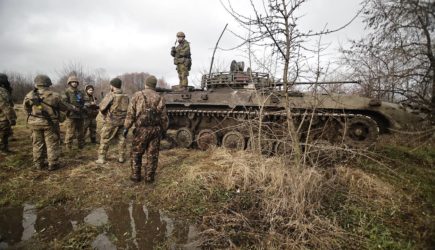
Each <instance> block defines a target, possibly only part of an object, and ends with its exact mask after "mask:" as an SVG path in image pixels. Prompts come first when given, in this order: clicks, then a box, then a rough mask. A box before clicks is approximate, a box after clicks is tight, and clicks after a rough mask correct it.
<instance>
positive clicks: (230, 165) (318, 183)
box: [157, 148, 393, 249]
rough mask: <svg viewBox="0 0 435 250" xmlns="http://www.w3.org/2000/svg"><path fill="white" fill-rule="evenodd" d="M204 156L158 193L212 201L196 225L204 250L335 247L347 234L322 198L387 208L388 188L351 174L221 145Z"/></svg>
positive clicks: (358, 173) (342, 169) (171, 197)
mask: <svg viewBox="0 0 435 250" xmlns="http://www.w3.org/2000/svg"><path fill="white" fill-rule="evenodd" d="M206 155H208V157H207V159H206V160H203V161H201V162H200V163H199V164H194V165H190V166H184V167H183V166H181V168H180V169H179V172H178V174H179V176H178V177H177V181H176V182H174V183H172V185H165V188H167V189H166V192H165V193H164V194H163V196H164V199H165V200H167V201H168V202H169V201H172V202H174V201H176V200H179V199H180V200H184V201H187V202H186V203H189V201H190V200H192V193H199V195H200V196H201V199H199V201H197V202H198V204H197V205H198V206H201V202H204V203H206V204H208V203H214V205H215V206H216V207H215V209H210V208H209V209H208V210H207V209H206V211H208V212H207V213H204V214H203V219H202V222H201V223H202V229H203V233H202V235H203V239H204V242H203V246H204V247H212V248H215V247H218V248H228V247H235V246H238V247H240V246H245V247H252V246H256V248H260V249H261V248H292V249H304V248H315V249H333V248H337V247H339V246H340V245H341V244H342V243H343V241H344V239H345V238H346V237H348V236H347V235H346V234H347V233H346V232H345V231H344V230H343V228H341V227H340V226H339V225H338V223H337V222H336V221H335V219H334V218H332V217H331V216H326V215H325V214H324V213H323V210H324V207H323V206H324V200H325V199H326V197H329V196H333V195H334V193H333V192H336V191H337V189H342V190H343V192H344V193H345V194H346V195H347V196H349V197H352V198H349V199H352V200H353V199H354V197H358V199H361V200H364V201H367V200H372V201H374V202H378V203H379V204H384V205H385V204H387V203H386V201H390V200H391V199H392V197H393V191H392V190H393V189H392V187H391V186H389V185H388V184H386V183H383V182H382V181H380V180H377V179H375V178H373V177H371V176H369V175H367V174H365V173H364V172H362V171H360V170H356V169H349V168H346V167H337V168H334V169H319V168H316V167H300V166H299V167H296V166H292V165H287V164H286V161H284V160H283V159H281V158H277V157H270V158H263V157H261V156H258V155H253V154H250V153H248V152H238V153H237V154H235V153H231V152H228V151H226V150H224V149H220V148H217V149H213V150H210V151H208V154H206ZM163 171H165V170H163ZM157 192H158V191H157Z"/></svg>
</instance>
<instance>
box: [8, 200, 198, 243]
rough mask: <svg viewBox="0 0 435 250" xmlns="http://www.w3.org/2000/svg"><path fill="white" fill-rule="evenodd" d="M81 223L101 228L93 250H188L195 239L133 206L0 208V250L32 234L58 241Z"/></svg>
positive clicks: (178, 224)
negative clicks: (185, 249)
mask: <svg viewBox="0 0 435 250" xmlns="http://www.w3.org/2000/svg"><path fill="white" fill-rule="evenodd" d="M83 223H85V224H88V225H92V226H96V227H101V226H103V228H104V233H102V234H100V235H98V236H97V237H96V238H95V240H94V241H93V242H92V248H94V249H117V248H120V249H124V248H127V249H153V248H155V247H157V246H161V244H162V242H166V243H167V244H168V243H169V245H167V244H166V245H165V247H169V248H173V249H179V248H188V249H192V248H194V246H195V242H194V241H195V240H196V238H197V235H198V232H197V230H196V228H195V227H194V226H193V225H189V224H187V223H186V222H185V221H181V220H174V219H173V218H171V217H170V216H168V215H167V214H166V213H164V212H163V211H160V210H157V209H152V208H150V207H146V206H144V205H142V204H135V203H133V202H130V203H128V204H126V203H119V204H116V205H114V206H113V207H110V208H96V209H94V210H91V211H90V212H89V211H88V212H85V211H66V210H65V209H64V208H51V207H48V208H45V209H41V210H37V209H36V208H35V206H33V205H30V204H25V205H24V206H23V207H19V208H17V207H15V208H0V249H6V248H8V247H11V246H16V245H17V244H19V245H20V246H21V245H24V246H26V242H27V241H28V240H29V239H31V238H32V237H34V236H35V233H37V234H38V238H39V239H41V240H43V241H44V242H50V241H52V240H54V239H57V240H59V239H61V238H62V237H65V236H66V235H67V234H68V233H70V232H72V231H74V230H76V229H77V228H78V226H79V225H81V224H83ZM105 225H107V226H105ZM29 245H30V243H29Z"/></svg>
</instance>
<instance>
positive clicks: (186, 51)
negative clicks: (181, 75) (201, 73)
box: [171, 40, 191, 65]
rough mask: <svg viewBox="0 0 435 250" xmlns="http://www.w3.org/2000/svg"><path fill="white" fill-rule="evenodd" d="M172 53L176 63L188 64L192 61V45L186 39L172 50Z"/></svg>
mask: <svg viewBox="0 0 435 250" xmlns="http://www.w3.org/2000/svg"><path fill="white" fill-rule="evenodd" d="M171 55H172V56H173V57H174V64H175V65H177V64H188V63H190V61H191V58H190V56H191V54H190V45H189V42H188V41H186V40H184V41H183V42H182V43H179V44H178V45H177V47H175V53H174V51H172V52H171Z"/></svg>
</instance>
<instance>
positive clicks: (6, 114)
mask: <svg viewBox="0 0 435 250" xmlns="http://www.w3.org/2000/svg"><path fill="white" fill-rule="evenodd" d="M11 90H12V89H11V85H10V83H9V80H8V76H7V75H5V74H0V151H1V152H4V153H10V152H11V151H10V150H9V137H10V136H11V135H12V126H15V121H16V119H17V115H16V114H15V110H14V105H13V102H12V97H11Z"/></svg>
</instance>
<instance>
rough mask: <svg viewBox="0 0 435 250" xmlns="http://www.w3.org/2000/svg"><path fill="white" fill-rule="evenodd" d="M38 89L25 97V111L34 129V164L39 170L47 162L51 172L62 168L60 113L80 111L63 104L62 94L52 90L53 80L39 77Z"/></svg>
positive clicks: (36, 78)
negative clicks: (60, 163) (60, 160)
mask: <svg viewBox="0 0 435 250" xmlns="http://www.w3.org/2000/svg"><path fill="white" fill-rule="evenodd" d="M34 83H35V89H34V90H33V91H31V92H29V93H28V94H27V95H26V96H25V97H24V102H23V106H24V110H25V111H26V112H27V114H28V119H27V120H28V125H29V126H30V128H31V129H32V145H33V164H34V167H35V168H37V169H42V168H43V167H44V165H45V159H44V158H45V157H47V160H48V170H50V171H51V170H55V169H57V168H58V167H59V162H58V161H59V155H60V134H59V132H60V128H59V117H60V111H78V110H77V108H76V107H75V106H73V105H70V104H68V103H66V102H64V101H63V100H62V98H61V96H60V94H58V93H56V92H53V91H51V90H49V87H50V86H51V85H52V84H51V80H50V78H49V77H48V76H46V75H38V76H36V77H35V80H34Z"/></svg>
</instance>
